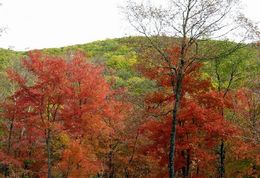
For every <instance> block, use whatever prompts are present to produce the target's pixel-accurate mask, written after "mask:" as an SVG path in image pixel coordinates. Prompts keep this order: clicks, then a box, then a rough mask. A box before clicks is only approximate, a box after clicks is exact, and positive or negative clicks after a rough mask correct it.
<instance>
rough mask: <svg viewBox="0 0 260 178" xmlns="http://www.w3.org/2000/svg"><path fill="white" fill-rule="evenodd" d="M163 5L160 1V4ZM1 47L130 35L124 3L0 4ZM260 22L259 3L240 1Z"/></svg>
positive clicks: (50, 0) (5, 0) (10, 0)
mask: <svg viewBox="0 0 260 178" xmlns="http://www.w3.org/2000/svg"><path fill="white" fill-rule="evenodd" d="M162 1H163V0H162ZM0 2H1V3H2V4H3V5H2V6H0V26H4V27H7V30H6V32H5V33H3V35H2V37H0V47H2V48H12V49H14V50H28V49H35V48H37V49H40V48H49V47H61V46H67V45H73V44H82V43H87V42H90V41H95V40H102V39H107V38H114V37H122V36H125V35H130V34H131V33H130V32H131V30H129V29H128V28H127V25H126V24H124V22H123V17H122V15H120V13H119V9H118V6H119V5H122V3H123V2H124V0H0ZM243 4H244V5H243V7H244V12H245V14H246V15H247V16H248V17H249V18H251V19H252V20H254V21H258V22H260V10H259V7H260V0H243Z"/></svg>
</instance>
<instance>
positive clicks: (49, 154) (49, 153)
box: [46, 129, 52, 178]
mask: <svg viewBox="0 0 260 178" xmlns="http://www.w3.org/2000/svg"><path fill="white" fill-rule="evenodd" d="M50 142H51V130H50V129H47V137H46V147H47V163H48V176H47V177H48V178H52V175H51V174H52V173H51V167H52V165H51V164H52V163H51V143H50Z"/></svg>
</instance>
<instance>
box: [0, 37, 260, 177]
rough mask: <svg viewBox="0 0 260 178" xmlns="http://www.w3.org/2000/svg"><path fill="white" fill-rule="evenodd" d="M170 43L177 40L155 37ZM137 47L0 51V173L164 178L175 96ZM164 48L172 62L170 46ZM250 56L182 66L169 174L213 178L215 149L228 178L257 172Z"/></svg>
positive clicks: (244, 52) (253, 60)
mask: <svg viewBox="0 0 260 178" xmlns="http://www.w3.org/2000/svg"><path fill="white" fill-rule="evenodd" d="M172 40H175V42H176V43H178V39H172V38H167V39H165V40H164V41H165V43H166V44H168V41H172ZM143 41H144V40H143V37H131V38H121V39H113V40H105V41H98V42H93V43H89V44H84V45H76V46H70V47H64V48H57V49H44V50H41V51H30V52H14V51H10V50H1V51H0V62H1V63H0V76H1V79H0V80H1V84H0V92H1V93H0V99H1V105H0V111H1V115H0V116H1V125H0V175H2V176H6V177H8V176H9V177H24V178H25V177H57V178H58V177H62V178H65V177H93V178H94V177H96V178H97V177H109V178H112V177H126V178H130V177H166V176H167V174H168V172H167V162H168V151H169V136H170V134H169V133H170V126H171V117H172V115H171V114H172V105H173V101H174V100H176V98H174V96H173V95H172V88H171V85H172V83H171V81H172V78H170V76H171V75H168V73H169V71H168V69H167V68H166V67H164V66H163V65H164V64H163V62H161V61H162V60H161V59H160V57H158V56H156V55H155V52H154V51H153V50H152V49H150V48H149V46H148V47H147V46H145V45H144V46H145V47H140V44H142V43H143ZM200 43H201V44H200V45H201V46H202V48H201V53H208V51H203V50H204V49H203V46H205V45H207V46H211V49H212V51H211V52H212V53H218V54H221V51H226V49H227V48H232V46H235V45H236V44H235V43H232V42H228V41H207V42H206V43H205V42H203V41H202V42H200ZM141 46H142V45H141ZM168 47H169V48H167V50H166V51H167V53H168V55H169V56H171V59H172V61H171V62H172V63H176V58H177V57H178V55H179V49H178V48H175V47H174V44H171V45H168ZM259 54H260V53H259V47H258V46H257V45H256V46H254V45H245V46H244V47H243V48H241V49H238V50H236V51H235V52H233V53H232V54H230V55H223V56H220V57H219V58H216V59H214V60H210V59H207V58H205V59H203V60H201V61H200V62H195V63H193V64H192V65H189V66H187V68H186V75H185V77H184V78H183V86H182V90H183V92H182V94H181V103H180V105H181V107H180V108H181V110H180V112H179V113H178V122H177V137H176V151H175V156H176V164H175V170H176V173H177V174H176V175H177V177H184V178H186V177H194V178H195V177H198V178H199V177H200V178H203V177H205V178H206V177H217V176H216V175H217V172H218V168H219V164H220V163H219V157H220V156H221V153H220V150H221V149H220V146H221V144H222V143H225V150H223V151H224V152H225V163H226V164H225V171H226V176H227V177H248V178H249V177H257V175H259V174H260V157H259V155H260V130H259V128H260V112H259V111H260V103H259V101H260V96H259V82H260V81H259V78H260V73H259V71H260V68H259V66H260V65H259ZM148 59H152V60H148ZM173 77H175V76H173ZM173 81H174V79H173Z"/></svg>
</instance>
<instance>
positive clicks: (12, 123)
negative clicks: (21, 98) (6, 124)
mask: <svg viewBox="0 0 260 178" xmlns="http://www.w3.org/2000/svg"><path fill="white" fill-rule="evenodd" d="M13 127H14V118H12V120H11V124H10V130H9V135H8V144H7V153H8V154H9V153H10V150H11V140H12V132H13Z"/></svg>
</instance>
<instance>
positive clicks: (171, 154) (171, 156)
mask: <svg viewBox="0 0 260 178" xmlns="http://www.w3.org/2000/svg"><path fill="white" fill-rule="evenodd" d="M182 68H183V64H181V66H180V70H179V71H178V73H177V77H176V85H174V83H173V86H175V89H174V91H173V92H174V95H175V103H174V108H173V112H172V128H171V134H170V151H169V165H168V169H169V177H170V178H174V177H175V170H174V153H175V145H176V126H177V114H178V109H179V105H180V97H181V87H182V77H183V74H182Z"/></svg>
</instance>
